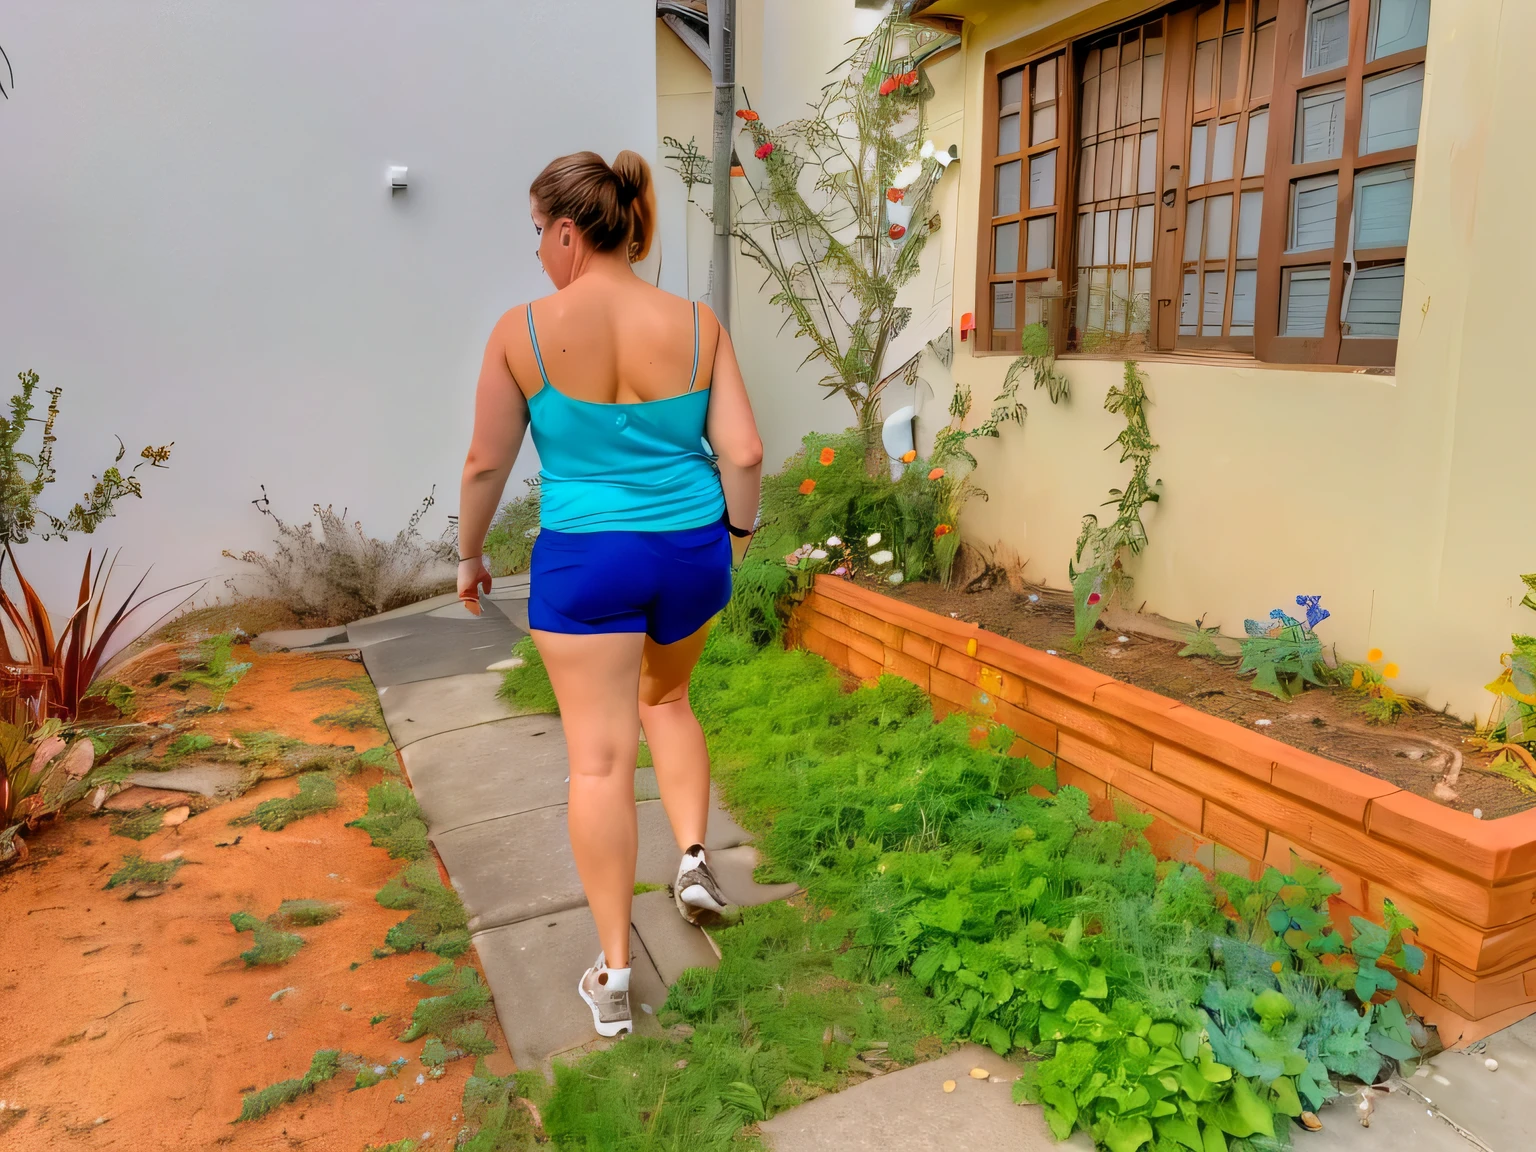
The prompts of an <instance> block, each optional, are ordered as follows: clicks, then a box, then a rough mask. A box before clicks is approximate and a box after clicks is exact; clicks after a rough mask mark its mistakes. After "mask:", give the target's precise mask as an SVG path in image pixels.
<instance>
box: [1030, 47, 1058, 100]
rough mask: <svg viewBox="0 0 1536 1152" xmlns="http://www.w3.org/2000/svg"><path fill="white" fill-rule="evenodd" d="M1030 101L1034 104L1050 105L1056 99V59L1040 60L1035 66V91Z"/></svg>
mask: <svg viewBox="0 0 1536 1152" xmlns="http://www.w3.org/2000/svg"><path fill="white" fill-rule="evenodd" d="M1032 99H1033V100H1034V102H1035V103H1036V104H1050V103H1053V102H1054V101H1055V99H1056V57H1054V56H1052V57H1051V58H1050V59H1049V60H1042V61H1040V63H1038V64H1036V65H1035V90H1034V94H1033V97H1032Z"/></svg>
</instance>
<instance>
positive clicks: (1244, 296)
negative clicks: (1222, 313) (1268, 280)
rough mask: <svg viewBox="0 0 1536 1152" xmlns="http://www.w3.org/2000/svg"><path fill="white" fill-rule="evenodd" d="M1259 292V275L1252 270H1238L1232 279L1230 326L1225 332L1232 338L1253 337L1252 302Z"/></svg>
mask: <svg viewBox="0 0 1536 1152" xmlns="http://www.w3.org/2000/svg"><path fill="white" fill-rule="evenodd" d="M1258 291H1259V274H1258V273H1257V272H1255V271H1254V270H1253V269H1252V268H1239V269H1238V270H1237V273H1236V274H1235V275H1234V276H1233V277H1232V325H1231V327H1230V328H1229V329H1228V330H1227V331H1228V332H1229V333H1230V334H1231V335H1233V336H1252V335H1253V301H1254V297H1255V296H1257V295H1258Z"/></svg>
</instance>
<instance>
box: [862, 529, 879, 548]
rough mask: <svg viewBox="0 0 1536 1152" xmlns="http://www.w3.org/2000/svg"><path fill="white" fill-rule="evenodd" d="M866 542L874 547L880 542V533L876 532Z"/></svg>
mask: <svg viewBox="0 0 1536 1152" xmlns="http://www.w3.org/2000/svg"><path fill="white" fill-rule="evenodd" d="M864 543H866V544H868V545H869V546H870V547H871V548H873V547H874V546H875V545H876V544H878V543H880V533H878V532H876V533H875V534H874V535H873V536H871V537H870V538H869V539H868V540H866V541H864Z"/></svg>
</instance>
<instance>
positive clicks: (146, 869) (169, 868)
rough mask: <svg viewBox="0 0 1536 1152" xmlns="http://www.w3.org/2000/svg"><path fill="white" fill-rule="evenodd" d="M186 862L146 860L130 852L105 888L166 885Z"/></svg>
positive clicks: (180, 860)
mask: <svg viewBox="0 0 1536 1152" xmlns="http://www.w3.org/2000/svg"><path fill="white" fill-rule="evenodd" d="M185 863H186V861H185V860H183V859H182V858H181V857H179V856H178V857H177V858H176V859H175V860H158V861H149V860H145V859H144V858H143V857H142V856H140V855H139V854H138V853H137V852H130V853H129V854H128V855H127V856H124V857H123V863H122V867H120V868H118V870H117V871H116V872H114V873H112V875H111V876H110V877H109V878H108V880H107V882H106V884H104V885H103V887H104V888H118V887H121V886H123V885H126V884H164V883H165V882H166V881H167V880H169V879H170V878H171V877H172V876H174V875H176V870H177V869H178V868H180V867H181V866H182V865H183V864H185Z"/></svg>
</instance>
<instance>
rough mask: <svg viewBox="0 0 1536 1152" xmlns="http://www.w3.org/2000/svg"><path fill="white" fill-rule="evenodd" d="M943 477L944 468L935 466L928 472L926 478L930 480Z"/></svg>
mask: <svg viewBox="0 0 1536 1152" xmlns="http://www.w3.org/2000/svg"><path fill="white" fill-rule="evenodd" d="M943 478H944V469H942V468H935V469H934V470H933V471H932V472H930V473H928V479H930V480H942V479H943Z"/></svg>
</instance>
